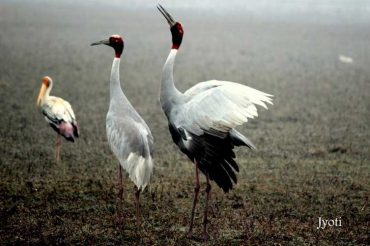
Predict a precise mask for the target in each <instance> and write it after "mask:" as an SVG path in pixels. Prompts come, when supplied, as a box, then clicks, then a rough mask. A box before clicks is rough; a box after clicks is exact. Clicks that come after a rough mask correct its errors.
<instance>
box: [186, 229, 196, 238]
mask: <svg viewBox="0 0 370 246" xmlns="http://www.w3.org/2000/svg"><path fill="white" fill-rule="evenodd" d="M185 237H186V238H187V239H192V238H194V235H193V232H192V231H188V232H187V233H186V235H185Z"/></svg>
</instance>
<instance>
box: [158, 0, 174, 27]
mask: <svg viewBox="0 0 370 246" xmlns="http://www.w3.org/2000/svg"><path fill="white" fill-rule="evenodd" d="M157 9H158V10H159V12H161V13H162V15H163V16H164V18H166V20H167V22H168V24H169V25H170V27H173V26H174V25H175V24H176V21H175V20H174V19H173V18H172V16H171V15H170V14H169V13H168V12H167V11H166V10H165V9H164V8H163V7H162V5H160V4H158V6H157Z"/></svg>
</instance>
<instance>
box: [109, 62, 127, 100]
mask: <svg viewBox="0 0 370 246" xmlns="http://www.w3.org/2000/svg"><path fill="white" fill-rule="evenodd" d="M120 60H121V59H120V58H117V57H115V58H114V59H113V64H112V70H111V74H110V90H109V92H110V100H111V103H112V101H113V100H115V99H117V100H123V101H124V102H127V103H128V100H127V98H126V96H125V94H124V93H123V91H122V89H121V83H120V79H119V64H120Z"/></svg>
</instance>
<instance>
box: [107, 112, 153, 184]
mask: <svg viewBox="0 0 370 246" xmlns="http://www.w3.org/2000/svg"><path fill="white" fill-rule="evenodd" d="M106 127H107V137H108V142H109V145H110V147H111V149H112V151H113V153H114V154H115V156H116V157H117V159H118V160H119V162H120V164H121V166H122V167H123V169H125V170H126V171H127V172H128V174H129V177H130V179H131V180H132V181H133V182H134V183H135V185H136V186H137V187H138V188H142V189H144V188H145V187H146V186H147V184H148V183H149V181H150V177H151V174H152V171H153V162H152V156H151V155H152V146H153V136H152V134H151V132H150V130H148V129H149V128H148V127H147V125H146V124H145V122H143V121H139V122H138V121H135V120H134V119H132V118H129V117H120V116H115V115H114V114H113V113H108V115H107V125H106Z"/></svg>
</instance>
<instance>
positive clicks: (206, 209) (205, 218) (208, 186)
mask: <svg viewBox="0 0 370 246" xmlns="http://www.w3.org/2000/svg"><path fill="white" fill-rule="evenodd" d="M206 180H207V188H206V202H205V206H204V217H203V239H204V240H205V241H207V240H208V239H209V235H208V232H207V222H208V200H209V198H210V195H211V184H210V183H209V176H208V174H206Z"/></svg>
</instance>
